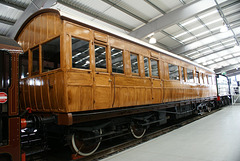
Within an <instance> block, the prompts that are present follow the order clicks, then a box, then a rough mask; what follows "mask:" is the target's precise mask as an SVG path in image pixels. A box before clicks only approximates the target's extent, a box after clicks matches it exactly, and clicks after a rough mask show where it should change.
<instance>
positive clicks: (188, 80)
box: [187, 68, 195, 83]
mask: <svg viewBox="0 0 240 161" xmlns="http://www.w3.org/2000/svg"><path fill="white" fill-rule="evenodd" d="M188 70H190V71H192V72H191V73H192V79H188V78H189V77H188ZM190 80H192V81H190ZM187 82H188V83H194V82H195V80H194V70H193V69H189V68H187Z"/></svg>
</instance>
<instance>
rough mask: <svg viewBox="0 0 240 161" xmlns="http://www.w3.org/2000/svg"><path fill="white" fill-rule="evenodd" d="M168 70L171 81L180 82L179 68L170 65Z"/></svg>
mask: <svg viewBox="0 0 240 161" xmlns="http://www.w3.org/2000/svg"><path fill="white" fill-rule="evenodd" d="M168 69H169V79H170V80H179V72H178V66H177V65H173V64H168Z"/></svg>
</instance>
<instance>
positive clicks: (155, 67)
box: [150, 58, 163, 104]
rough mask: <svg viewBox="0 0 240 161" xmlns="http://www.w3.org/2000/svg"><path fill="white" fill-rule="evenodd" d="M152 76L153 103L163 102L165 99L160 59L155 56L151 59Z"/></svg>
mask: <svg viewBox="0 0 240 161" xmlns="http://www.w3.org/2000/svg"><path fill="white" fill-rule="evenodd" d="M150 63H151V76H152V103H153V104H157V103H162V101H163V86H162V82H161V79H160V77H159V75H160V70H159V60H158V59H155V58H151V59H150Z"/></svg>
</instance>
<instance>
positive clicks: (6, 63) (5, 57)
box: [0, 50, 11, 146]
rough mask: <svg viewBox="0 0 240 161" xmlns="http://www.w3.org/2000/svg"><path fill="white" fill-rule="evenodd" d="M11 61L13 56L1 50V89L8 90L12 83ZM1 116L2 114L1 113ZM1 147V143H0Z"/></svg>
mask: <svg viewBox="0 0 240 161" xmlns="http://www.w3.org/2000/svg"><path fill="white" fill-rule="evenodd" d="M10 61H11V55H10V54H9V53H8V52H5V51H2V50H0V81H1V82H0V89H1V88H7V87H8V86H9V85H10V81H11V62H10ZM0 106H1V103H0ZM0 108H1V107H0ZM0 114H1V111H0ZM0 117H1V115H0ZM0 119H1V118H0ZM0 121H1V120H0ZM0 126H1V125H0ZM0 133H1V131H0ZM0 146H1V142H0Z"/></svg>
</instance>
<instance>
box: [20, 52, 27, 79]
mask: <svg viewBox="0 0 240 161" xmlns="http://www.w3.org/2000/svg"><path fill="white" fill-rule="evenodd" d="M19 59H20V62H19V65H20V68H19V76H20V78H26V77H27V76H28V74H29V73H28V51H27V52H25V53H24V54H20V57H19Z"/></svg>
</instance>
